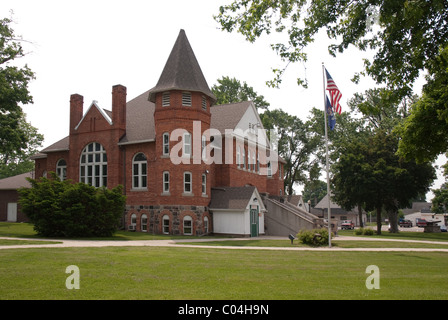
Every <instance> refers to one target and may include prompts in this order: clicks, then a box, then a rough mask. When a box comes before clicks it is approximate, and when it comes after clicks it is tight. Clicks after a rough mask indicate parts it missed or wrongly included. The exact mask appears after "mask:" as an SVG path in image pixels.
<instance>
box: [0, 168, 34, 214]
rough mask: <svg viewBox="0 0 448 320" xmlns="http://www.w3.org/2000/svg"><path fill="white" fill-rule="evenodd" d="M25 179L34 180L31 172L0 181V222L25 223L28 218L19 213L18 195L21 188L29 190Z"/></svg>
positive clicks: (28, 184)
mask: <svg viewBox="0 0 448 320" xmlns="http://www.w3.org/2000/svg"><path fill="white" fill-rule="evenodd" d="M26 178H34V177H33V172H27V173H23V174H19V175H17V176H13V177H8V178H5V179H1V180H0V221H8V222H27V221H28V218H27V217H26V216H25V215H24V214H23V213H22V212H21V210H20V206H19V204H18V202H19V193H18V192H17V190H18V189H19V188H21V187H25V188H30V187H31V184H30V183H29V182H28V180H26Z"/></svg>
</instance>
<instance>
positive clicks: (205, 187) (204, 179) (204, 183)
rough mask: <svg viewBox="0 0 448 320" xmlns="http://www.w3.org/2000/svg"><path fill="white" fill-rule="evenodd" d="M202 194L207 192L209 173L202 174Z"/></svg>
mask: <svg viewBox="0 0 448 320" xmlns="http://www.w3.org/2000/svg"><path fill="white" fill-rule="evenodd" d="M202 194H203V195H206V194H207V175H206V174H205V173H203V174H202Z"/></svg>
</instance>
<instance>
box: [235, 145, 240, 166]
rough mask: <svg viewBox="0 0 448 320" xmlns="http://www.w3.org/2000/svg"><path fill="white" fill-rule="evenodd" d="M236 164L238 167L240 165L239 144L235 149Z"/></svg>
mask: <svg viewBox="0 0 448 320" xmlns="http://www.w3.org/2000/svg"><path fill="white" fill-rule="evenodd" d="M236 165H237V166H238V168H239V167H241V148H240V146H238V148H237V149H236Z"/></svg>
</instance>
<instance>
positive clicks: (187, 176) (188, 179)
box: [184, 172, 192, 193]
mask: <svg viewBox="0 0 448 320" xmlns="http://www.w3.org/2000/svg"><path fill="white" fill-rule="evenodd" d="M191 186H192V185H191V172H184V193H191Z"/></svg>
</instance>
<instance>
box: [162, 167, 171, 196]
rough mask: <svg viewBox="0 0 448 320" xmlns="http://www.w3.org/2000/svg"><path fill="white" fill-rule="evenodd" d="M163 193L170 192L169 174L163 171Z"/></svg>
mask: <svg viewBox="0 0 448 320" xmlns="http://www.w3.org/2000/svg"><path fill="white" fill-rule="evenodd" d="M163 192H164V193H168V192H170V173H169V172H168V171H163Z"/></svg>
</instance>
